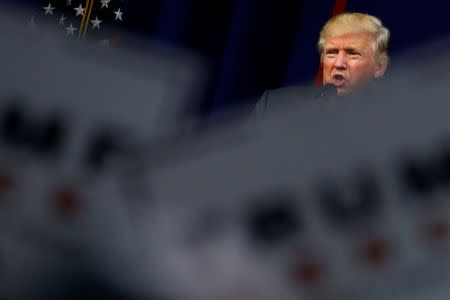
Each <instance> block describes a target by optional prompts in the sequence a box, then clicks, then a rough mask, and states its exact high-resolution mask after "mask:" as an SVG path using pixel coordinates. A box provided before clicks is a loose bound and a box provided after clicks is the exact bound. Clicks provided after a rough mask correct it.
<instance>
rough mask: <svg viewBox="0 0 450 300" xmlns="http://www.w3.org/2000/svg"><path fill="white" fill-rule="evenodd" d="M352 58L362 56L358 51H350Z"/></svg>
mask: <svg viewBox="0 0 450 300" xmlns="http://www.w3.org/2000/svg"><path fill="white" fill-rule="evenodd" d="M348 54H349V55H350V56H355V57H356V56H360V54H359V52H356V51H350V52H349V53H348Z"/></svg>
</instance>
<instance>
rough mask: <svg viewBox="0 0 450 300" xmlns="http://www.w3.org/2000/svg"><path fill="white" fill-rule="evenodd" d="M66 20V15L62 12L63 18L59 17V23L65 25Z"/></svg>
mask: <svg viewBox="0 0 450 300" xmlns="http://www.w3.org/2000/svg"><path fill="white" fill-rule="evenodd" d="M64 21H66V17H65V16H64V15H63V14H61V18H59V25H64Z"/></svg>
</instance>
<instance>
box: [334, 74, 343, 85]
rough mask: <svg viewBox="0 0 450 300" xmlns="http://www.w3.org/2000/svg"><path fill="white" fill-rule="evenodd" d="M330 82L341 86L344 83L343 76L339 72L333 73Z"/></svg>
mask: <svg viewBox="0 0 450 300" xmlns="http://www.w3.org/2000/svg"><path fill="white" fill-rule="evenodd" d="M331 82H332V83H333V84H334V85H336V86H342V85H344V84H345V77H344V76H342V75H339V74H336V75H333V77H332V79H331Z"/></svg>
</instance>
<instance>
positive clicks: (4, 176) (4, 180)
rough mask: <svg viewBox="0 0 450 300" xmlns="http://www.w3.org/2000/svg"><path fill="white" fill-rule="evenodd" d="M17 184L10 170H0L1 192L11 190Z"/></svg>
mask: <svg viewBox="0 0 450 300" xmlns="http://www.w3.org/2000/svg"><path fill="white" fill-rule="evenodd" d="M14 185H15V182H14V180H13V178H12V177H11V175H9V174H8V172H4V171H3V172H0V193H4V192H7V191H9V190H11V189H12V188H13V187H14Z"/></svg>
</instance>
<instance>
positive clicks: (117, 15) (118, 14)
mask: <svg viewBox="0 0 450 300" xmlns="http://www.w3.org/2000/svg"><path fill="white" fill-rule="evenodd" d="M114 14H115V15H116V20H120V21H122V14H123V12H121V11H120V8H119V9H118V10H117V11H115V12H114Z"/></svg>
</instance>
